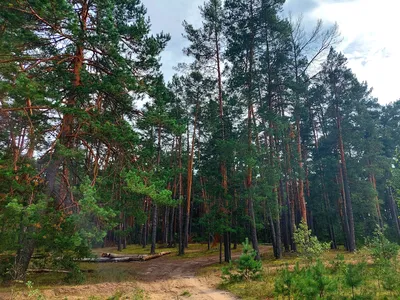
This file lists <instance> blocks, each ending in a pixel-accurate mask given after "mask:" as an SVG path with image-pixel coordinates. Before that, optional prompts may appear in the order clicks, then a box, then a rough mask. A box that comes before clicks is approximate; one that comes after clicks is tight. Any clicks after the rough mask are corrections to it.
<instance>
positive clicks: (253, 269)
mask: <svg viewBox="0 0 400 300" xmlns="http://www.w3.org/2000/svg"><path fill="white" fill-rule="evenodd" d="M242 245H243V250H242V254H241V255H240V257H239V259H238V260H237V261H235V262H234V263H232V262H231V263H229V266H227V267H224V268H222V279H223V280H224V281H226V282H234V281H240V280H256V279H260V278H261V272H262V262H261V261H259V260H256V259H255V257H256V254H257V253H256V251H255V250H254V249H253V248H252V247H251V246H250V244H249V239H248V238H246V240H245V242H244V243H242Z"/></svg>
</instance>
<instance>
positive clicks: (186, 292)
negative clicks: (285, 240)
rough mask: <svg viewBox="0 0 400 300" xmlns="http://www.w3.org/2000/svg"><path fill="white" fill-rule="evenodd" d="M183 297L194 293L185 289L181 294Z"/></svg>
mask: <svg viewBox="0 0 400 300" xmlns="http://www.w3.org/2000/svg"><path fill="white" fill-rule="evenodd" d="M181 296H182V297H190V296H192V294H191V293H190V292H189V291H183V293H182V294H181Z"/></svg>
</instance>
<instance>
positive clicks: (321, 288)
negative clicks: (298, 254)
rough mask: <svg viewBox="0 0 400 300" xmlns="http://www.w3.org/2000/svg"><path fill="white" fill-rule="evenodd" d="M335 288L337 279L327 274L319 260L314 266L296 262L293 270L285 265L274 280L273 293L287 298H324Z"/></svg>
mask: <svg viewBox="0 0 400 300" xmlns="http://www.w3.org/2000/svg"><path fill="white" fill-rule="evenodd" d="M336 289H337V281H336V280H335V279H334V278H331V277H330V276H329V272H328V270H327V268H326V267H325V266H324V264H323V263H322V262H321V261H320V260H318V261H317V263H316V264H315V265H314V266H306V267H303V268H300V267H299V264H298V263H297V264H296V266H295V268H294V270H293V271H290V270H289V269H288V267H287V266H286V268H285V269H283V270H282V271H280V272H279V274H278V276H277V278H276V281H275V295H276V296H284V297H288V298H289V299H291V298H292V297H293V299H315V298H325V297H327V296H328V295H329V294H330V293H331V292H334V291H336Z"/></svg>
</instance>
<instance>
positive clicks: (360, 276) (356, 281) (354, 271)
mask: <svg viewBox="0 0 400 300" xmlns="http://www.w3.org/2000/svg"><path fill="white" fill-rule="evenodd" d="M366 267H367V264H366V263H365V262H361V263H356V264H352V263H350V264H347V266H346V269H345V270H344V283H345V284H346V286H348V287H350V288H351V291H352V295H353V298H354V297H355V289H356V288H358V287H360V286H361V285H362V284H363V283H364V282H365V279H366V273H365V271H366Z"/></svg>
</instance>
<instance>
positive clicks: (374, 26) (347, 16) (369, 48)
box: [310, 0, 400, 104]
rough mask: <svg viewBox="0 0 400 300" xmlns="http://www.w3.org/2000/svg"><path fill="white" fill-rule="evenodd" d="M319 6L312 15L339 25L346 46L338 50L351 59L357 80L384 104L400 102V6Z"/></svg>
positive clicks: (390, 1) (365, 2) (390, 0)
mask: <svg viewBox="0 0 400 300" xmlns="http://www.w3.org/2000/svg"><path fill="white" fill-rule="evenodd" d="M319 2H320V6H319V7H317V8H316V9H314V10H313V11H312V12H310V15H311V16H312V17H313V18H315V19H323V20H326V21H328V22H337V23H338V24H339V27H340V32H341V34H342V37H343V42H342V43H341V44H340V45H339V47H338V48H339V50H340V51H342V52H344V53H345V55H346V56H347V57H348V58H349V67H351V68H352V69H353V71H354V73H355V74H356V75H357V77H358V78H359V79H360V80H363V81H364V80H365V81H367V82H368V84H369V85H370V86H371V87H373V88H374V92H373V95H374V96H375V97H377V98H379V102H380V103H382V104H385V103H389V102H391V101H395V100H397V99H399V98H400V90H399V89H398V85H399V76H398V73H399V70H400V43H399V42H398V41H397V38H396V37H397V35H398V28H400V19H399V18H398V16H397V15H398V11H399V9H400V2H398V1H396V0H380V1H376V0H354V1H349V2H330V3H328V2H327V1H324V0H319Z"/></svg>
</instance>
